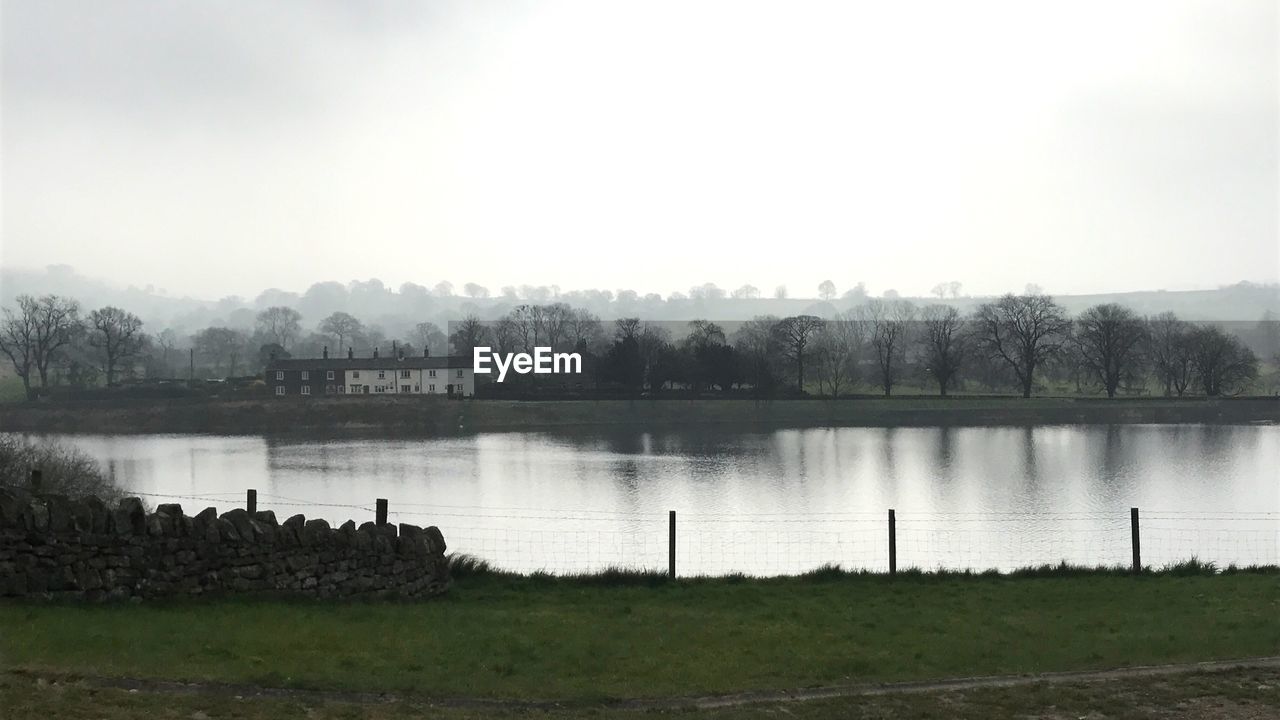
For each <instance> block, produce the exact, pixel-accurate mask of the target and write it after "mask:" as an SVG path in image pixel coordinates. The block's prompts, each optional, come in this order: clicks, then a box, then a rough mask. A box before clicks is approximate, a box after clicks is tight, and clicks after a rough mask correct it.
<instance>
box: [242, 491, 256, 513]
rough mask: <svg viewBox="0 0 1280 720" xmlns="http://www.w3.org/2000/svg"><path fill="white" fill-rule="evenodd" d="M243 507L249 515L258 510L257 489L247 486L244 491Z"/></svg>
mask: <svg viewBox="0 0 1280 720" xmlns="http://www.w3.org/2000/svg"><path fill="white" fill-rule="evenodd" d="M244 509H245V510H248V511H249V514H250V515H252V514H254V513H256V512H258V491H257V490H254V489H253V488H249V489H248V490H245V491H244Z"/></svg>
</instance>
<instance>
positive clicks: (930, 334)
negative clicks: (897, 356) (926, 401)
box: [922, 305, 970, 397]
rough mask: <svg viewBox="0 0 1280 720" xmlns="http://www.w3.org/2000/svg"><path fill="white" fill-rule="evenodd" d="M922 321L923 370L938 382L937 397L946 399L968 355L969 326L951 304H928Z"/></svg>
mask: <svg viewBox="0 0 1280 720" xmlns="http://www.w3.org/2000/svg"><path fill="white" fill-rule="evenodd" d="M922 319H923V320H924V327H923V330H924V364H925V369H926V370H928V371H929V375H930V376H932V377H933V379H934V381H935V382H937V383H938V394H939V395H941V396H942V397H946V396H947V388H948V387H950V386H951V384H952V383H953V382H954V381H955V379H956V376H957V375H959V373H960V369H961V367H962V366H963V365H964V362H965V360H966V359H967V357H968V355H969V352H970V347H969V341H970V338H969V332H968V324H967V323H966V322H965V320H964V318H962V317H961V316H960V311H958V310H956V309H955V308H953V307H951V306H950V305H930V306H929V307H927V308H925V309H924V312H923V313H922Z"/></svg>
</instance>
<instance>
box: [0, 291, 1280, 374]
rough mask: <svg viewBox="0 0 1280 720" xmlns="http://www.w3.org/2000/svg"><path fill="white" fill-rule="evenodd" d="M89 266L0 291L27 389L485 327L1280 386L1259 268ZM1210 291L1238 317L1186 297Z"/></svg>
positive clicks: (955, 366) (5, 327)
mask: <svg viewBox="0 0 1280 720" xmlns="http://www.w3.org/2000/svg"><path fill="white" fill-rule="evenodd" d="M5 272H9V271H5ZM47 278H50V279H51V280H52V281H51V282H50V284H51V285H52V286H66V285H68V284H70V285H75V284H76V283H77V282H80V281H78V280H76V278H78V276H75V275H74V274H73V273H69V272H68V271H66V270H65V269H64V270H59V271H57V272H53V271H49V272H48V273H47ZM20 285H21V284H20ZM81 285H83V286H84V287H86V288H88V289H89V290H90V292H87V293H86V297H85V298H80V297H76V296H74V295H71V294H64V293H60V292H34V293H22V294H20V295H18V296H13V297H12V298H10V299H6V300H5V302H4V304H3V306H2V307H3V323H2V325H0V357H3V359H4V360H5V361H6V363H5V364H6V369H5V371H4V375H7V376H9V377H10V378H11V379H14V378H16V380H15V381H16V382H20V383H21V385H22V388H23V392H25V394H26V395H27V396H28V397H36V396H38V395H40V394H42V393H44V392H47V391H48V390H49V388H51V387H56V386H65V387H97V386H111V385H116V384H119V383H121V382H129V383H136V382H139V381H143V380H147V379H159V378H177V379H187V378H188V377H194V378H206V377H207V378H222V377H235V376H251V375H256V374H258V373H260V372H261V371H262V369H263V367H264V366H265V365H266V364H267V363H269V362H270V361H271V359H272V358H273V357H277V358H280V357H295V358H306V357H319V356H320V355H321V354H322V353H324V352H325V351H326V350H327V351H328V352H329V353H330V356H331V357H345V356H346V354H347V353H348V352H349V353H351V354H353V355H356V356H358V357H365V356H368V355H370V354H372V353H373V352H374V350H375V349H381V350H382V352H383V353H390V352H392V348H393V347H394V348H395V351H397V352H404V353H408V354H415V355H417V354H429V355H443V354H449V353H452V354H461V355H468V354H469V353H470V352H471V350H472V349H473V348H475V347H477V346H482V345H487V346H490V347H493V348H494V349H495V350H497V351H500V352H516V351H523V350H527V349H531V348H532V347H535V346H552V347H556V348H557V349H561V350H571V351H578V352H581V353H582V354H583V356H584V365H585V366H586V368H587V372H586V373H585V375H584V378H583V379H582V381H581V383H580V384H582V385H584V386H586V387H588V388H591V389H598V390H601V391H604V390H609V389H612V391H615V392H643V393H662V392H672V391H680V392H695V393H703V392H728V393H745V394H748V395H752V396H759V397H775V396H783V395H787V394H808V395H822V396H826V397H841V396H848V395H850V394H873V393H874V394H879V395H885V396H888V395H895V394H899V393H901V392H905V393H907V394H916V393H921V392H928V393H937V394H940V395H948V394H953V393H975V392H976V393H987V392H991V393H1010V392H1016V393H1017V394H1021V395H1023V396H1030V395H1033V394H1043V393H1056V394H1062V393H1077V392H1079V393H1093V394H1099V395H1106V396H1108V397H1116V396H1121V395H1130V394H1135V393H1154V394H1167V395H1170V396H1179V395H1187V394H1208V395H1231V394H1240V393H1246V392H1272V391H1274V390H1275V389H1280V373H1277V372H1276V370H1275V368H1276V366H1277V364H1280V362H1278V360H1277V357H1276V356H1277V354H1278V353H1280V347H1278V346H1280V322H1277V318H1280V288H1277V287H1276V286H1263V285H1251V284H1248V283H1242V284H1240V285H1237V286H1230V287H1227V288H1221V289H1219V290H1215V291H1197V292H1194V293H1175V292H1170V293H1164V292H1147V293H1129V294H1122V295H1117V296H1090V297H1089V298H1083V297H1071V296H1067V297H1062V298H1057V297H1053V296H1050V295H1047V294H1045V293H1044V291H1043V290H1042V289H1041V288H1039V287H1038V286H1036V285H1034V284H1028V286H1027V287H1026V288H1025V289H1024V292H1021V293H1017V294H1014V293H1010V294H1007V295H1005V296H1002V297H999V298H971V297H966V296H964V295H963V294H962V290H963V286H962V285H961V283H960V282H959V281H951V280H948V281H944V282H940V283H938V285H937V286H936V287H934V289H933V292H932V293H931V296H929V297H923V298H903V297H895V293H893V292H892V291H891V290H887V289H886V290H882V291H880V292H879V295H880V296H881V297H875V296H874V295H875V293H873V292H872V291H869V290H868V288H867V286H866V285H865V284H864V283H862V282H852V283H837V282H836V281H834V280H828V281H823V282H822V283H820V284H819V285H817V286H814V287H813V288H811V289H810V290H809V292H810V293H815V294H816V295H817V297H808V298H801V297H791V296H789V294H788V293H787V291H786V288H785V287H781V286H779V287H778V288H777V289H776V290H775V291H774V292H773V293H772V295H773V297H764V296H763V295H764V294H763V293H762V292H761V291H760V289H759V288H757V287H756V286H754V285H751V284H744V285H741V286H739V287H738V288H737V289H735V290H733V291H727V290H725V289H723V288H721V287H719V286H717V285H715V284H714V283H703V284H701V285H696V286H693V287H690V288H687V289H685V290H683V291H676V292H672V293H670V294H668V295H667V296H665V297H663V296H660V295H657V294H655V293H645V294H642V293H640V292H638V291H635V290H630V289H625V288H624V289H618V290H571V291H563V290H562V289H561V288H558V287H556V286H532V285H523V286H519V287H516V286H508V287H503V288H501V289H500V290H498V291H496V292H491V291H490V289H489V288H487V287H485V286H482V285H480V284H478V283H474V282H468V283H463V284H461V285H460V286H459V287H461V288H462V290H461V292H457V291H455V286H454V285H453V283H451V282H449V281H437V282H435V283H433V284H427V283H421V284H418V283H404V284H402V285H401V286H400V287H399V288H398V289H392V288H389V287H388V286H387V285H386V284H385V283H383V282H381V281H380V280H377V279H370V280H362V281H353V282H350V283H345V284H344V283H338V282H332V281H326V282H320V283H316V284H314V285H312V286H311V287H310V288H307V289H306V290H305V291H304V292H302V293H296V292H290V291H285V290H279V289H270V290H266V291H263V292H262V293H260V294H259V296H258V297H256V298H254V299H252V300H249V299H245V298H238V297H228V298H223V299H221V300H219V301H216V302H198V301H191V300H180V299H173V298H162V300H163V302H161V303H159V304H161V305H166V306H169V307H168V308H167V310H165V311H163V312H162V311H161V308H158V307H157V306H156V305H157V303H156V302H154V301H155V300H156V297H157V296H156V295H155V294H154V293H150V292H141V291H134V290H131V291H129V292H128V293H125V294H124V296H126V297H132V298H134V299H136V300H138V306H137V307H133V306H130V305H128V304H125V303H114V302H112V303H98V302H97V300H98V298H101V297H102V296H103V295H104V293H103V292H102V288H100V287H96V286H93V284H92V283H91V282H90V281H84V282H82V283H81ZM10 290H11V288H10V287H6V288H5V291H6V293H7V292H9V291H10ZM106 294H107V295H110V293H106ZM118 296H119V295H117V297H118ZM1089 299H1097V300H1099V301H1097V302H1089V303H1088V304H1084V302H1085V301H1086V300H1089ZM91 300H92V301H93V302H92V304H87V303H89V302H90V301H91ZM81 301H84V303H86V304H82V302H81ZM1206 302H1207V303H1209V304H1210V305H1212V304H1214V303H1216V304H1217V306H1219V307H1223V308H1227V310H1228V312H1231V313H1236V314H1237V317H1238V319H1236V320H1235V321H1233V322H1222V321H1216V322H1215V321H1214V320H1215V319H1214V318H1208V319H1206V318H1204V317H1203V316H1202V315H1201V316H1197V315H1196V314H1194V313H1191V314H1188V313H1185V312H1179V311H1178V310H1179V309H1183V308H1186V307H1189V306H1194V307H1203V306H1204V305H1205V304H1206ZM86 308H97V309H86ZM144 309H145V310H144ZM1227 319H1231V318H1229V317H1228V318H1227Z"/></svg>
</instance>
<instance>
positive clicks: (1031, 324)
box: [974, 294, 1071, 398]
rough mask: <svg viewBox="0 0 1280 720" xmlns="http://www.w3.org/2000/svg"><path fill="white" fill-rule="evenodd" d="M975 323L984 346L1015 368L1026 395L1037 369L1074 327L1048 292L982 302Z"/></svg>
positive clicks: (1057, 349)
mask: <svg viewBox="0 0 1280 720" xmlns="http://www.w3.org/2000/svg"><path fill="white" fill-rule="evenodd" d="M974 324H975V326H976V327H975V330H976V331H977V339H978V342H979V344H980V346H981V347H982V349H983V350H984V351H985V352H986V353H987V354H988V356H990V357H992V358H996V359H999V360H1001V361H1002V362H1004V363H1005V364H1006V365H1007V366H1008V367H1009V368H1010V369H1011V370H1012V371H1013V374H1014V375H1015V376H1016V377H1017V380H1018V384H1019V385H1020V386H1021V387H1022V397H1024V398H1029V397H1031V388H1032V387H1033V385H1034V383H1035V373H1036V370H1038V369H1039V368H1040V366H1041V365H1042V364H1044V363H1045V362H1046V361H1047V360H1049V359H1050V358H1052V357H1054V356H1055V355H1057V353H1058V352H1059V350H1061V348H1062V345H1063V343H1064V342H1066V338H1067V334H1068V331H1069V330H1070V327H1071V321H1070V320H1069V319H1068V318H1067V313H1066V310H1064V309H1063V308H1062V306H1061V305H1059V304H1057V303H1055V302H1054V301H1053V298H1052V297H1050V296H1048V295H1013V294H1008V295H1005V296H1004V297H1001V298H1000V299H999V300H996V301H995V302H989V303H983V304H982V305H981V306H979V308H978V310H977V312H976V313H975V316H974Z"/></svg>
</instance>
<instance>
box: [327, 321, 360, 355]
mask: <svg viewBox="0 0 1280 720" xmlns="http://www.w3.org/2000/svg"><path fill="white" fill-rule="evenodd" d="M320 332H322V333H324V334H326V335H329V336H332V337H333V338H335V339H336V340H337V342H338V349H339V350H342V348H343V347H345V346H346V344H347V341H348V340H351V341H354V339H355V338H356V337H358V336H359V335H361V334H362V333H363V332H364V323H362V322H360V321H359V320H357V319H356V318H355V317H354V316H352V315H349V314H347V313H344V312H336V313H333V314H332V315H330V316H329V317H327V318H325V319H324V321H322V322H321V323H320Z"/></svg>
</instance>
